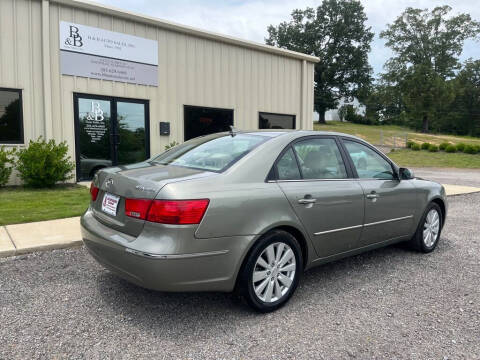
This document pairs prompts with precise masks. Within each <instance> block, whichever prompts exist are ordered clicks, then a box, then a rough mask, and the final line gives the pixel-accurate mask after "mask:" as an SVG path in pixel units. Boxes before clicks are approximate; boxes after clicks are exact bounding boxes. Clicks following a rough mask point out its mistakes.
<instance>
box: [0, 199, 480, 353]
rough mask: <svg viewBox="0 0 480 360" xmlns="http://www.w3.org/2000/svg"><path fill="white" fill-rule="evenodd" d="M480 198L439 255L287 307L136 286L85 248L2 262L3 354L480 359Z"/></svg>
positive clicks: (325, 272) (315, 285)
mask: <svg viewBox="0 0 480 360" xmlns="http://www.w3.org/2000/svg"><path fill="white" fill-rule="evenodd" d="M479 214H480V194H472V195H462V196H456V197H453V198H451V199H450V217H449V219H448V222H447V225H446V227H445V229H444V233H443V235H442V239H441V243H440V244H439V247H438V248H437V250H436V251H435V252H434V253H432V254H429V255H421V254H418V253H415V252H411V251H408V250H405V249H403V248H401V247H399V246H393V247H389V248H386V249H382V250H378V251H374V252H370V253H367V254H363V255H360V256H356V257H353V258H350V259H345V260H342V261H338V262H335V263H333V264H330V265H326V266H323V267H320V268H316V269H314V270H312V271H309V272H307V273H306V274H305V276H304V278H303V279H302V282H301V285H300V287H299V288H298V291H297V293H296V294H295V296H294V297H293V298H292V299H291V301H290V303H289V304H287V306H285V307H284V308H282V309H281V310H279V311H277V312H275V313H271V314H267V315H259V314H255V313H252V312H251V311H250V310H249V309H248V308H247V307H246V306H244V305H243V304H242V303H240V302H238V301H237V300H236V298H234V297H233V296H231V295H228V294H219V293H214V294H164V293H157V292H152V291H148V290H144V289H141V288H138V287H136V286H133V285H130V284H128V283H126V282H124V281H122V280H119V279H118V278H116V277H115V276H113V275H111V274H110V273H108V272H107V271H105V270H103V269H102V268H101V267H100V266H99V265H97V264H96V263H95V262H94V261H93V260H92V259H91V258H90V257H89V256H88V255H87V254H86V252H85V251H84V250H83V249H73V250H57V251H51V252H44V253H37V254H32V255H29V256H24V257H17V258H7V259H2V260H0V358H1V359H27V358H28V359H30V358H35V359H38V358H49V359H52V358H55V359H57V358H75V359H82V358H89V359H91V358H93V359H96V358H97V359H104V358H115V359H121V358H125V359H127V358H135V359H143V358H152V357H154V358H157V359H162V358H165V359H177V358H178V359H351V358H356V359H372V358H376V359H393V358H395V359H447V358H448V359H478V358H480V341H479V339H480V326H479V324H480V300H479V299H480V281H479V273H480V240H479V238H478V229H479V228H478V224H479V220H480V219H479V216H480V215H479Z"/></svg>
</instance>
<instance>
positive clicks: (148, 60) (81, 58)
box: [60, 21, 158, 86]
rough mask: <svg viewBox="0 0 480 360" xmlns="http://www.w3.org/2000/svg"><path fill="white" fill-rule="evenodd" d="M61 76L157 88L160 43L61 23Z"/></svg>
mask: <svg viewBox="0 0 480 360" xmlns="http://www.w3.org/2000/svg"><path fill="white" fill-rule="evenodd" d="M60 59H61V61H60V62H61V73H62V74H65V75H74V76H83V77H89V78H94V79H102V80H112V81H120V82H127V83H133V84H141V85H152V86H158V43H157V41H155V40H150V39H145V38H141V37H138V36H133V35H127V34H122V33H118V32H113V31H107V30H103V29H99V28H94V27H90V26H85V25H79V24H74V23H70V22H65V21H61V22H60Z"/></svg>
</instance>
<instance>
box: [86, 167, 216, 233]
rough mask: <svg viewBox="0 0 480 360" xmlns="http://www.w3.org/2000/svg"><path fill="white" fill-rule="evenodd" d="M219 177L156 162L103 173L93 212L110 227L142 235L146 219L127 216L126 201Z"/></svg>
mask: <svg viewBox="0 0 480 360" xmlns="http://www.w3.org/2000/svg"><path fill="white" fill-rule="evenodd" d="M215 175H217V173H214V172H209V171H203V170H196V169H191V168H184V167H180V166H172V165H161V164H158V163H154V162H144V163H139V164H132V165H126V166H119V167H113V168H108V169H105V170H101V171H99V172H98V174H97V179H96V180H94V181H95V184H96V186H98V187H99V192H98V196H97V199H96V201H95V202H94V203H93V204H92V209H93V213H94V216H95V218H96V219H97V220H98V221H100V222H102V223H103V224H105V225H107V226H109V227H110V228H113V229H115V230H118V231H120V232H123V233H125V234H128V235H131V236H138V235H140V233H141V231H142V230H143V226H144V224H145V220H143V219H137V218H134V217H130V216H126V215H125V202H126V199H146V200H152V199H154V198H155V197H156V195H157V194H158V192H159V191H160V190H161V189H162V188H163V187H164V186H165V185H166V184H168V183H171V182H178V181H186V180H193V179H196V178H203V177H206V176H215Z"/></svg>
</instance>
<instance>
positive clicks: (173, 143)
mask: <svg viewBox="0 0 480 360" xmlns="http://www.w3.org/2000/svg"><path fill="white" fill-rule="evenodd" d="M177 145H180V143H178V142H176V141H175V140H174V141H172V142H171V143H169V144H167V145H165V150H170V149H171V148H173V147H175V146H177Z"/></svg>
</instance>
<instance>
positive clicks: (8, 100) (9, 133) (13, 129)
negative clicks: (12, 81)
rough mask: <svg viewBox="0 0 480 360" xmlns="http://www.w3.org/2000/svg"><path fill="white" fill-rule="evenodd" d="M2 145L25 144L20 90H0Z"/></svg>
mask: <svg viewBox="0 0 480 360" xmlns="http://www.w3.org/2000/svg"><path fill="white" fill-rule="evenodd" d="M0 143H4V144H21V143H23V120H22V97H21V91H20V90H9V89H0Z"/></svg>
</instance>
